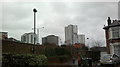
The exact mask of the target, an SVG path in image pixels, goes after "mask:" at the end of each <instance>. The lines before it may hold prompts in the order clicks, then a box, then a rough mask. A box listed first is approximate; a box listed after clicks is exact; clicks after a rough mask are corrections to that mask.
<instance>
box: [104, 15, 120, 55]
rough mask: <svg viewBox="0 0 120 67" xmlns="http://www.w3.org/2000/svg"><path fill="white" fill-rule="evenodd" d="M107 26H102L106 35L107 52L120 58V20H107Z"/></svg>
mask: <svg viewBox="0 0 120 67" xmlns="http://www.w3.org/2000/svg"><path fill="white" fill-rule="evenodd" d="M107 23H108V26H104V27H103V29H104V30H105V35H106V46H107V52H108V53H110V54H117V55H119V56H120V20H113V21H111V19H110V17H108V20H107Z"/></svg>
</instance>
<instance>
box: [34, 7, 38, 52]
mask: <svg viewBox="0 0 120 67" xmlns="http://www.w3.org/2000/svg"><path fill="white" fill-rule="evenodd" d="M33 12H34V44H33V54H34V53H35V50H34V46H35V35H36V33H35V30H36V12H37V10H36V9H35V8H34V9H33Z"/></svg>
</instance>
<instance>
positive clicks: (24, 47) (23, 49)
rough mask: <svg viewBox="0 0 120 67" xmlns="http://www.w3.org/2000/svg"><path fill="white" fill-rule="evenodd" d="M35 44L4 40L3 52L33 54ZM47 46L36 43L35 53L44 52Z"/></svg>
mask: <svg viewBox="0 0 120 67" xmlns="http://www.w3.org/2000/svg"><path fill="white" fill-rule="evenodd" d="M32 46H33V44H27V43H20V42H13V41H6V40H2V53H13V54H14V53H15V54H32ZM44 50H45V46H42V45H36V46H35V54H44Z"/></svg>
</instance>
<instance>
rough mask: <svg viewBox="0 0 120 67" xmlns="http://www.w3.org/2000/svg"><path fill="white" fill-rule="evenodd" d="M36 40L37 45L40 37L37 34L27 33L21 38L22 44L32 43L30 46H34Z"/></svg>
mask: <svg viewBox="0 0 120 67" xmlns="http://www.w3.org/2000/svg"><path fill="white" fill-rule="evenodd" d="M34 39H35V44H37V43H38V42H37V41H38V37H37V35H36V34H34V33H32V32H31V33H25V34H23V35H22V36H21V42H23V43H30V44H34Z"/></svg>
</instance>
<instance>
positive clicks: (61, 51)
mask: <svg viewBox="0 0 120 67" xmlns="http://www.w3.org/2000/svg"><path fill="white" fill-rule="evenodd" d="M45 55H46V56H47V57H48V60H49V61H60V62H63V61H66V60H69V59H70V51H68V50H67V49H65V48H46V49H45Z"/></svg>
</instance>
